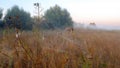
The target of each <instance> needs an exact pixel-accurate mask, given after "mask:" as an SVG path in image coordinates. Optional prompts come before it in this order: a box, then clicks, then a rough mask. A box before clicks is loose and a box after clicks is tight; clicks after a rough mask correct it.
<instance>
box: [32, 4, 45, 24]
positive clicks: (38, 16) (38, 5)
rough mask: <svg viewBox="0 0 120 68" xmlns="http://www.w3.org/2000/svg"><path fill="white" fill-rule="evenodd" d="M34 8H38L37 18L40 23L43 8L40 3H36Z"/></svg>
mask: <svg viewBox="0 0 120 68" xmlns="http://www.w3.org/2000/svg"><path fill="white" fill-rule="evenodd" d="M34 6H35V7H37V18H38V22H40V12H42V10H43V9H42V8H41V6H40V3H38V2H37V3H34Z"/></svg>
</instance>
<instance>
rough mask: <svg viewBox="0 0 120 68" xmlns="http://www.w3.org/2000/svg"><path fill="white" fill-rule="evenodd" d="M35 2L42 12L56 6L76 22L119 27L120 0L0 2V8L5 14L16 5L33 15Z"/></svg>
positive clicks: (1, 0)
mask: <svg viewBox="0 0 120 68" xmlns="http://www.w3.org/2000/svg"><path fill="white" fill-rule="evenodd" d="M35 2H39V3H41V5H42V7H43V8H44V11H45V10H47V9H48V8H49V7H50V6H54V5H55V4H58V5H59V6H61V7H62V8H66V9H67V10H68V11H69V12H70V14H71V17H72V18H73V20H74V21H76V22H81V23H87V24H88V23H90V22H95V23H96V24H98V25H109V26H115V27H116V26H117V27H118V26H120V0H0V7H1V8H4V12H6V10H7V9H8V8H10V7H12V6H13V5H18V6H19V7H22V8H23V9H24V10H26V11H28V12H30V13H31V14H32V15H34V10H35V9H34V6H33V3H35Z"/></svg>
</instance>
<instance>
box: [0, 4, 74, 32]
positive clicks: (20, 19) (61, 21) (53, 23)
mask: <svg viewBox="0 0 120 68" xmlns="http://www.w3.org/2000/svg"><path fill="white" fill-rule="evenodd" d="M2 11H3V10H2V9H0V19H1V18H2V16H3V13H2ZM36 19H37V18H36V17H31V16H30V13H29V12H26V11H25V10H24V9H20V8H19V7H18V6H17V5H15V6H13V7H12V8H10V9H8V10H7V13H6V15H5V16H4V18H3V19H1V20H0V29H5V28H10V29H12V28H17V29H20V30H32V29H33V26H35V27H37V28H40V29H47V30H48V29H52V30H54V29H65V28H66V27H73V21H72V18H71V17H70V13H69V12H68V11H67V10H66V9H62V8H61V7H60V6H58V5H55V6H53V7H50V8H49V9H48V10H46V11H45V12H44V16H42V17H41V18H40V21H35V20H36Z"/></svg>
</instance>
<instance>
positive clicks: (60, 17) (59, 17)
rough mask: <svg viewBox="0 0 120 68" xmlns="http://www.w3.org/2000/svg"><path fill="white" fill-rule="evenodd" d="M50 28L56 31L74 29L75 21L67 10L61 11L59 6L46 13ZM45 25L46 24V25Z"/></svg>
mask: <svg viewBox="0 0 120 68" xmlns="http://www.w3.org/2000/svg"><path fill="white" fill-rule="evenodd" d="M44 18H45V20H46V22H47V25H48V26H49V27H48V28H52V29H56V28H60V29H64V28H65V27H72V26H73V21H72V18H71V17H70V14H69V12H68V11H67V10H66V9H61V8H60V7H59V6H58V5H55V6H54V7H51V8H50V9H48V10H47V11H46V12H45V16H44ZM44 25H45V24H44Z"/></svg>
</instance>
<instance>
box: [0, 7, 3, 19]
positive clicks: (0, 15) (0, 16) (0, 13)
mask: <svg viewBox="0 0 120 68" xmlns="http://www.w3.org/2000/svg"><path fill="white" fill-rule="evenodd" d="M2 11H3V10H2V9H1V8H0V19H1V18H2V16H3V13H2Z"/></svg>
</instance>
